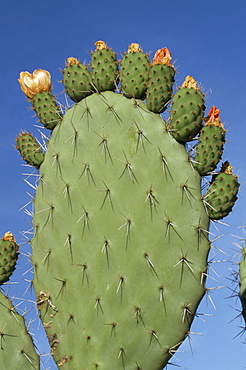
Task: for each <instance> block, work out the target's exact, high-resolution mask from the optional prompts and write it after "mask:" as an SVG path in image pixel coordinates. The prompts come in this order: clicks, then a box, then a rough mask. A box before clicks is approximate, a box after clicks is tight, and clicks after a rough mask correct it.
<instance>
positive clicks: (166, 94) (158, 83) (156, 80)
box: [146, 48, 175, 113]
mask: <svg viewBox="0 0 246 370" xmlns="http://www.w3.org/2000/svg"><path fill="white" fill-rule="evenodd" d="M170 60H171V54H170V52H169V50H168V49H167V48H163V49H160V50H157V52H156V53H155V56H154V59H153V63H152V65H151V67H150V72H149V81H148V89H147V97H146V104H147V108H148V109H149V110H150V111H151V112H154V113H162V112H164V110H165V109H166V108H167V104H168V103H169V101H170V100H171V98H172V91H173V83H174V76H175V69H174V67H173V65H172V64H171V63H170Z"/></svg>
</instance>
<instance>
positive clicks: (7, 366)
mask: <svg viewBox="0 0 246 370" xmlns="http://www.w3.org/2000/svg"><path fill="white" fill-rule="evenodd" d="M0 328H1V333H0V336H1V350H0V363H1V369H3V370H12V369H23V370H24V369H25V370H39V369H40V368H39V356H38V355H37V353H36V352H35V349H34V345H33V341H32V339H31V337H30V335H29V334H28V332H27V330H26V327H25V321H24V318H23V317H22V316H20V315H19V314H18V313H17V312H16V310H15V308H14V307H13V305H12V303H11V301H10V300H9V299H8V298H7V297H6V296H5V295H3V294H2V293H0Z"/></svg>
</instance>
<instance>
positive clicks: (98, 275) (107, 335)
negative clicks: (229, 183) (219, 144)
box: [31, 44, 210, 370]
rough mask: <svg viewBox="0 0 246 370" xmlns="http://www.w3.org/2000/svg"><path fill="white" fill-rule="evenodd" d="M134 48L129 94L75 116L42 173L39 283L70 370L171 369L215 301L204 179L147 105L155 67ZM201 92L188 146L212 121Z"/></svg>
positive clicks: (44, 313)
mask: <svg viewBox="0 0 246 370" xmlns="http://www.w3.org/2000/svg"><path fill="white" fill-rule="evenodd" d="M133 45H138V44H131V48H130V50H129V53H128V54H126V55H127V57H126V55H125V56H124V60H123V62H122V63H121V66H122V68H123V71H122V72H121V73H120V76H122V79H123V83H122V81H120V86H122V89H123V92H122V93H120V92H119V91H118V90H117V93H114V92H113V91H103V92H101V93H93V94H91V95H89V96H87V97H84V98H83V99H82V100H81V101H80V102H77V103H75V104H74V106H73V107H72V108H70V109H68V110H67V112H66V113H65V115H64V117H63V118H62V120H61V121H60V122H59V123H58V124H57V125H56V127H54V129H53V131H52V135H51V138H50V140H49V143H48V148H47V152H46V153H45V158H44V161H43V162H42V164H41V165H40V169H39V170H40V181H39V184H38V187H37V190H36V196H35V200H34V217H33V229H34V236H33V239H32V241H31V243H32V248H33V255H32V262H33V265H34V270H35V276H34V280H33V285H34V288H35V291H36V296H37V306H38V308H39V310H40V316H41V318H42V320H43V323H44V327H45V329H46V332H47V336H48V339H49V342H50V346H51V353H52V355H53V356H54V358H55V361H56V363H57V365H58V366H59V367H62V368H64V369H86V370H92V369H95V368H99V369H105V370H109V369H112V370H113V369H126V370H130V369H131V370H132V369H136V370H137V369H146V370H147V369H153V370H158V369H162V368H163V367H164V366H165V365H166V364H167V363H168V361H169V359H170V358H171V357H172V355H173V354H174V353H175V351H176V350H177V348H178V347H179V345H180V344H181V343H182V342H183V341H184V339H185V338H186V336H187V335H188V334H189V330H190V326H191V323H192V321H193V319H194V316H195V314H196V309H197V306H198V304H199V302H200V300H201V299H202V297H203V295H204V294H205V292H206V287H205V277H206V274H207V268H208V262H207V257H208V252H209V249H210V242H209V240H208V238H207V235H208V232H207V231H208V227H209V220H210V219H209V214H208V210H207V203H206V202H205V201H204V199H203V198H202V194H201V176H200V174H199V173H198V172H197V171H196V170H195V169H194V167H193V165H192V162H191V160H190V158H189V155H188V153H187V152H186V150H185V146H184V145H183V144H180V143H179V141H176V139H175V138H174V137H173V136H172V134H171V133H170V131H173V130H172V129H171V130H169V125H168V124H167V123H166V122H165V121H164V120H163V118H162V117H161V116H160V115H159V114H157V113H154V112H151V111H150V110H149V109H148V108H147V106H146V105H145V104H144V103H143V102H142V101H141V100H138V99H136V96H138V92H139V96H141V97H143V96H145V89H146V88H147V86H148V84H147V81H148V78H149V68H150V64H149V61H148V56H146V55H145V54H143V53H142V51H141V50H140V49H137V50H135V49H134V50H133ZM106 51H107V50H106ZM135 64H136V68H133V67H135ZM139 71H141V74H143V75H142V76H141V75H139ZM93 73H94V71H93ZM105 73H106V82H105V83H106V85H107V83H108V81H109V79H108V70H107V71H106V72H105ZM159 73H161V71H160V72H159ZM113 74H114V75H115V71H114V72H113ZM131 74H132V77H131V78H130V77H129V76H130V75H131ZM92 78H93V79H95V76H94V75H93V76H92ZM102 78H103V73H102V71H100V85H101V86H103V85H104V84H103V82H102ZM152 81H153V79H152ZM170 81H171V80H170ZM138 84H139V86H138ZM104 86H105V85H104ZM111 87H112V86H111ZM111 87H110V89H111ZM138 87H139V88H138ZM151 89H152V91H154V90H153V89H154V86H153V83H151ZM160 93H162V91H161V92H160ZM131 94H132V96H133V98H130V95H131ZM192 94H193V91H192V92H191V95H192ZM194 94H198V95H199V97H198V105H199V107H198V108H197V109H196V111H197V115H196V117H195V119H196V123H195V124H191V123H190V122H189V125H191V129H189V133H188V135H187V134H186V133H185V136H186V137H185V139H184V140H188V138H189V139H191V136H192V135H195V134H196V133H197V127H198V126H199V127H200V124H201V122H200V121H201V117H202V115H203V109H204V107H203V100H202V95H201V94H200V93H194ZM125 95H126V96H125ZM184 100H185V99H184ZM160 101H161V100H160ZM200 103H201V106H200ZM188 105H189V104H187V107H186V109H188ZM178 109H179V108H177V110H178ZM192 110H194V108H193V107H192ZM187 114H188V113H187ZM198 115H199V118H198ZM191 116H192V113H191V114H190V115H189V117H191ZM184 121H185V120H184ZM198 121H199V122H198ZM197 122H198V123H197ZM183 125H184V122H183V123H182V127H181V130H182V131H184V132H185V129H184V128H183ZM189 127H190V126H189ZM193 127H195V129H193ZM178 130H179V127H177V128H175V135H177V132H178ZM194 132H195V134H194ZM178 138H180V136H179V137H178Z"/></svg>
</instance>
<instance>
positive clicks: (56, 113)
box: [32, 91, 61, 130]
mask: <svg viewBox="0 0 246 370" xmlns="http://www.w3.org/2000/svg"><path fill="white" fill-rule="evenodd" d="M32 105H33V108H34V110H35V112H36V114H37V117H38V118H39V120H40V122H41V123H42V124H43V125H44V127H45V128H47V129H49V130H53V128H54V127H55V126H56V125H57V124H58V123H59V122H60V121H61V113H60V109H59V107H58V105H57V103H56V100H55V98H54V96H53V95H52V94H51V93H50V92H47V91H42V92H40V93H38V94H36V95H34V97H33V98H32Z"/></svg>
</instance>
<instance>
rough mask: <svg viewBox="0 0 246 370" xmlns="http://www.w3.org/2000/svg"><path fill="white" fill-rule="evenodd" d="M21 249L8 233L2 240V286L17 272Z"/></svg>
mask: <svg viewBox="0 0 246 370" xmlns="http://www.w3.org/2000/svg"><path fill="white" fill-rule="evenodd" d="M18 250H19V247H18V245H17V244H16V242H15V240H14V237H13V235H12V234H11V233H10V232H9V231H8V232H7V233H5V234H4V236H3V238H2V239H0V285H1V284H3V283H6V281H8V280H9V278H10V276H11V275H12V273H13V272H14V270H15V265H16V261H17V258H18V254H19V252H18Z"/></svg>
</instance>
